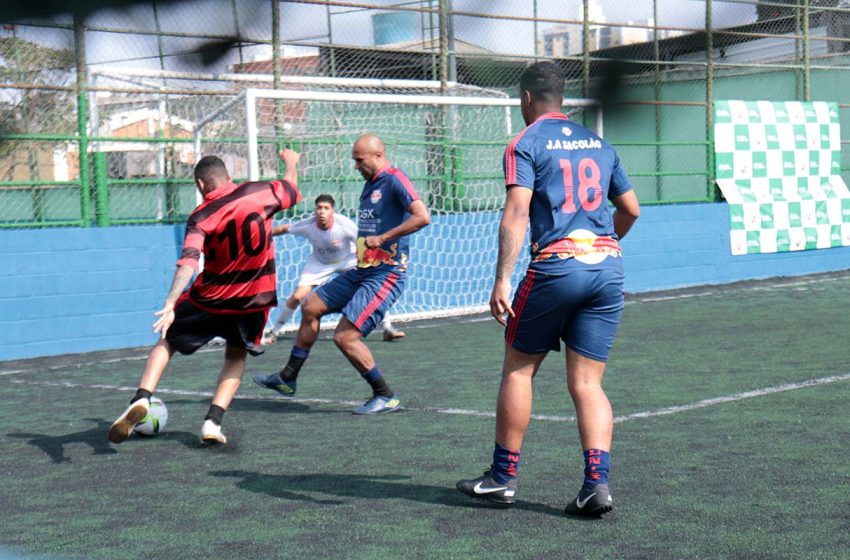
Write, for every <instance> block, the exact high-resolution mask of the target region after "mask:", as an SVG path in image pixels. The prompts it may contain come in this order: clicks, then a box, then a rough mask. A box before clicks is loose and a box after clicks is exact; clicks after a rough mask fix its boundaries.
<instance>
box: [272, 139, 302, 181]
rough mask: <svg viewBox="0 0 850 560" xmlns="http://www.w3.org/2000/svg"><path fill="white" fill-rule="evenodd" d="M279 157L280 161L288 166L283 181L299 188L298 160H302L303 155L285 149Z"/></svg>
mask: <svg viewBox="0 0 850 560" xmlns="http://www.w3.org/2000/svg"><path fill="white" fill-rule="evenodd" d="M277 156H278V157H279V158H280V161H282V162H283V164H284V165H285V166H286V171H285V172H284V174H283V180H284V181H286V182H288V183H290V184H291V185H293V186H296V187H297V186H298V160H300V159H301V154H299V153H298V152H296V151H295V150H290V149H289V148H285V149H283V150H281V151H280V152H279V153H278V154H277Z"/></svg>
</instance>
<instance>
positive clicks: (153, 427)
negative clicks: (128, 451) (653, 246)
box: [134, 397, 168, 436]
mask: <svg viewBox="0 0 850 560" xmlns="http://www.w3.org/2000/svg"><path fill="white" fill-rule="evenodd" d="M166 422H168V409H167V408H165V403H164V402H162V401H161V400H160V399H158V398H156V397H151V407H150V409H149V410H148V414H147V416H145V417H144V418H142V421H141V422H139V423H138V424H136V427H135V428H134V430H135V432H136V433H137V434H141V435H143V436H155V435H156V434H158V433H159V432H161V431H162V430H163V428H165V423H166Z"/></svg>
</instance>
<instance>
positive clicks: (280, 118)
mask: <svg viewBox="0 0 850 560" xmlns="http://www.w3.org/2000/svg"><path fill="white" fill-rule="evenodd" d="M280 48H281V44H280V0H272V66H274V68H273V69H272V85H273V87H274V89H280V78H281V73H282V67H281V58H280ZM284 113H285V105H284V102H283V101H281V100H279V99H275V100H274V137H275V140H276V142H275V151H276V152H279V151H280V150H282V149H283V146H284V140H283V127H284V124H285V122H284V121H285V119H284ZM257 149H259V147H258V148H257ZM276 159H277V158H276ZM277 170H278V174H279V175H283V173H284V170H283V162H282V161H280V159H277Z"/></svg>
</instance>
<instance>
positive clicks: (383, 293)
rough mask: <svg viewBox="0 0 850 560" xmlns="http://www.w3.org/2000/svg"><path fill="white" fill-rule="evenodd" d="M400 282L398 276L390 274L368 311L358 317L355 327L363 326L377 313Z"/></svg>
mask: <svg viewBox="0 0 850 560" xmlns="http://www.w3.org/2000/svg"><path fill="white" fill-rule="evenodd" d="M396 282H398V274H396V273H394V272H393V273H390V275H389V276H388V277H387V279H386V280H384V283H383V284H382V285H381V288H380V289H379V290H378V293H377V294H375V297H373V298H372V301H370V302H369V305H367V306H366V309H364V310H363V312H362V313H360V316H359V317H357V320H356V321H354V326H355V327H357V328H358V329H359V328H360V327H362V326H363V323H365V322H366V319H368V318H369V317H370V316H371V315H372V313H374V312H375V310H376V309H378V307H380V306H381V304H382V303H384V300H385V299H387V296H388V295H390V290H392V288H393V286H395V283H396Z"/></svg>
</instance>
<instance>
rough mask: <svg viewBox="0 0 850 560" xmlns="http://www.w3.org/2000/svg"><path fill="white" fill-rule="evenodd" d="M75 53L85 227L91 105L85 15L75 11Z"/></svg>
mask: <svg viewBox="0 0 850 560" xmlns="http://www.w3.org/2000/svg"><path fill="white" fill-rule="evenodd" d="M74 53H75V55H76V66H77V81H76V92H77V134H78V135H79V149H80V156H79V164H80V218H81V220H82V222H83V227H90V226H91V187H90V185H89V139H88V129H87V125H88V120H89V105H88V94H87V92H86V83H87V78H86V30H85V22H84V21H83V16H82V14H81V13H80V12H75V13H74Z"/></svg>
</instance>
